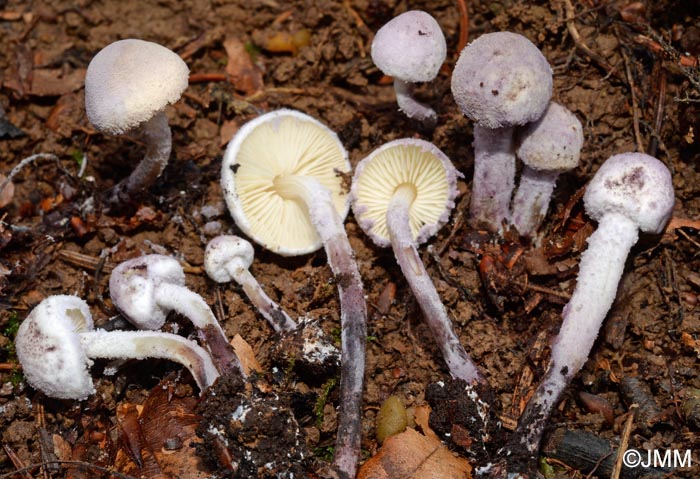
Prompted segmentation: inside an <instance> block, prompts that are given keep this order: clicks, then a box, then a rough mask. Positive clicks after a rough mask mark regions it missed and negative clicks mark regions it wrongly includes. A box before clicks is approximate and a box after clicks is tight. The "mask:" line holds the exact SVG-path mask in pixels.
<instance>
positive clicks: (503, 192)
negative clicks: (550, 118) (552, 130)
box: [452, 32, 552, 232]
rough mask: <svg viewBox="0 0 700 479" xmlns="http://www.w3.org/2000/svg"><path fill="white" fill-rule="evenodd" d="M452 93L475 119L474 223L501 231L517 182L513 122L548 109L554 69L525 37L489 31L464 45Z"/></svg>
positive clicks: (477, 225) (472, 201) (521, 123)
mask: <svg viewBox="0 0 700 479" xmlns="http://www.w3.org/2000/svg"><path fill="white" fill-rule="evenodd" d="M452 95H453V96H454V98H455V101H456V102H457V105H458V106H459V109H460V110H461V111H462V113H464V114H465V115H466V116H468V117H469V118H471V119H472V120H473V121H474V122H475V125H474V179H473V181H472V197H471V204H470V207H469V209H470V216H471V220H470V221H471V224H472V226H474V227H477V228H486V229H488V230H489V231H491V232H498V231H501V228H502V222H503V220H506V221H507V220H509V217H510V201H511V195H512V193H513V188H514V182H515V152H514V147H513V127H514V126H516V125H523V124H525V123H528V122H531V121H535V120H537V119H538V118H539V117H540V116H541V115H542V113H543V112H544V110H545V108H547V104H548V103H549V100H550V98H551V96H552V69H551V68H550V66H549V64H548V63H547V59H546V58H545V57H544V55H542V53H541V52H540V51H539V50H538V49H537V47H536V46H535V45H533V44H532V42H530V40H528V39H527V38H525V37H524V36H522V35H518V34H517V33H511V32H496V33H487V34H485V35H481V36H480V37H479V38H477V39H476V40H474V41H473V42H471V43H470V44H469V45H467V46H466V47H465V48H464V49H463V50H462V53H461V54H460V56H459V59H458V60H457V64H456V65H455V68H454V71H453V73H452Z"/></svg>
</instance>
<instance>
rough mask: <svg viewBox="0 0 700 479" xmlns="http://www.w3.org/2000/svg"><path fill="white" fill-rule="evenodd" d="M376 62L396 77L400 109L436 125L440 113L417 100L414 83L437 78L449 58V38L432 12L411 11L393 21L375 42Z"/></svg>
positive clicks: (379, 66)
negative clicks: (447, 39) (446, 38)
mask: <svg viewBox="0 0 700 479" xmlns="http://www.w3.org/2000/svg"><path fill="white" fill-rule="evenodd" d="M371 55H372V61H373V62H374V64H375V65H377V68H379V69H380V70H381V71H382V73H384V74H385V75H389V76H392V77H394V90H395V91H396V101H397V103H398V104H399V109H400V110H401V111H403V112H404V113H405V114H406V116H407V117H409V118H413V119H416V120H418V121H420V122H422V123H424V124H425V125H426V126H434V125H435V123H436V122H437V114H436V113H435V110H433V109H432V108H430V107H428V106H426V105H423V104H422V103H419V102H418V101H416V100H415V99H414V98H413V94H412V91H413V86H412V84H413V83H416V82H428V81H431V80H432V79H434V78H435V77H436V76H437V74H438V71H439V70H440V67H441V66H442V63H443V62H444V61H445V56H446V55H447V45H446V43H445V36H444V35H443V34H442V30H441V29H440V25H438V22H437V21H436V20H435V19H434V18H433V17H432V16H431V15H430V14H428V13H426V12H423V11H421V10H411V11H408V12H405V13H402V14H401V15H399V16H397V17H395V18H393V19H391V20H390V21H389V22H388V23H387V24H386V25H384V26H383V27H382V28H380V29H379V31H378V32H377V34H376V35H375V36H374V40H373V41H372V51H371Z"/></svg>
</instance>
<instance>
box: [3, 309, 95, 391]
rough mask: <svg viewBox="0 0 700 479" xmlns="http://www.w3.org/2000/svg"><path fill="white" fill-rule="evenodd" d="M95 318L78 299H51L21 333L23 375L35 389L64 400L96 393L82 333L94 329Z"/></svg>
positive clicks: (19, 348) (19, 356)
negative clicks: (93, 318)
mask: <svg viewBox="0 0 700 479" xmlns="http://www.w3.org/2000/svg"><path fill="white" fill-rule="evenodd" d="M93 327H94V326H93V322H92V315H91V314H90V309H89V308H88V306H87V304H86V303H85V301H83V300H82V299H80V298H78V297H77V296H67V295H58V296H50V297H48V298H46V299H45V300H43V301H42V302H41V303H39V304H38V305H37V306H36V307H35V308H34V309H33V310H32V312H31V313H29V316H27V318H26V319H25V320H24V321H23V322H22V324H21V325H20V327H19V330H18V331H17V339H16V341H15V347H16V350H17V359H19V362H20V363H21V364H22V372H23V373H24V376H25V377H26V378H27V381H28V382H29V384H31V385H32V387H33V388H34V389H37V390H39V391H43V392H44V393H45V394H46V395H48V396H50V397H55V398H60V399H81V400H82V399H85V398H86V397H88V396H89V395H91V394H93V393H94V392H95V387H94V385H93V383H92V377H91V376H90V372H89V371H88V368H89V367H90V366H91V365H92V361H91V360H90V359H89V358H88V357H87V356H86V355H85V352H84V351H83V346H82V345H81V342H80V337H79V336H78V334H75V333H81V332H87V331H92V330H93Z"/></svg>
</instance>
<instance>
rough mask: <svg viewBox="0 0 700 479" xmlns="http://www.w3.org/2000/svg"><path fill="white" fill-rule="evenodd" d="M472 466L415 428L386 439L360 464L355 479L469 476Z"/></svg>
mask: <svg viewBox="0 0 700 479" xmlns="http://www.w3.org/2000/svg"><path fill="white" fill-rule="evenodd" d="M471 471H472V467H471V465H470V464H469V462H467V460H466V459H464V458H461V457H456V456H455V455H454V454H453V453H452V452H451V451H450V450H449V449H447V448H446V447H445V446H444V445H443V444H442V443H441V442H440V441H439V440H438V439H435V438H433V437H427V436H424V435H422V434H420V433H419V432H417V431H416V430H415V429H406V431H404V432H402V433H401V434H397V435H395V436H391V437H389V438H387V440H386V441H385V442H384V445H383V446H382V447H381V449H380V450H379V452H378V453H377V454H376V455H375V456H374V457H372V458H371V459H370V460H369V461H367V462H366V463H365V464H363V465H362V467H361V468H360V472H359V473H358V475H357V479H424V478H426V477H430V478H431V479H471V478H472V477H473V476H472V472H471Z"/></svg>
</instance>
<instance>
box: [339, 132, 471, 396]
mask: <svg viewBox="0 0 700 479" xmlns="http://www.w3.org/2000/svg"><path fill="white" fill-rule="evenodd" d="M458 176H460V174H459V172H457V170H455V168H454V167H453V166H452V163H451V162H450V160H449V159H448V158H447V156H445V154H444V153H443V152H442V151H440V150H439V149H438V148H437V147H436V146H435V145H433V144H432V143H429V142H427V141H424V140H418V139H409V138H405V139H400V140H394V141H391V142H389V143H386V144H385V145H382V146H381V147H379V148H377V149H376V150H375V151H373V152H372V153H371V154H370V155H369V156H368V157H366V158H365V159H363V160H362V161H360V163H358V165H357V167H356V169H355V176H354V177H353V182H352V189H351V193H350V198H351V202H352V210H353V213H354V214H355V218H356V219H357V222H358V223H359V225H360V227H361V228H362V229H363V230H364V231H365V233H367V235H368V236H369V237H370V238H371V239H372V241H374V243H375V244H377V245H378V246H382V247H386V246H389V245H391V247H392V248H393V251H394V256H396V260H397V261H398V263H399V266H400V267H401V271H402V272H403V274H404V277H405V278H406V281H407V282H408V284H409V286H410V288H411V291H413V294H414V296H415V297H416V300H417V301H418V304H419V305H420V308H421V310H422V311H423V318H424V320H425V321H426V323H427V324H428V326H429V327H430V330H431V332H432V334H433V336H434V338H435V341H436V342H437V344H438V346H439V347H440V350H441V351H442V355H443V357H444V358H445V362H446V363H447V366H448V368H449V370H450V373H451V374H452V376H454V377H455V378H459V379H463V380H464V381H466V382H467V384H474V383H485V380H484V378H483V376H482V375H481V373H479V370H478V368H477V367H476V365H475V364H474V361H473V360H472V359H471V357H470V356H469V354H467V352H466V351H465V350H464V347H463V346H462V344H461V343H460V341H459V338H458V337H457V335H456V334H455V332H454V329H453V328H452V322H451V321H450V318H449V317H448V316H447V311H446V309H445V306H444V305H443V304H442V301H441V300H440V296H439V295H438V293H437V290H436V289H435V285H434V284H433V282H432V280H431V279H430V276H429V275H428V272H427V271H426V269H425V266H423V262H422V261H421V258H420V255H419V254H418V251H417V250H416V245H418V244H421V243H423V242H425V241H426V240H427V239H428V238H430V237H431V236H432V235H434V234H435V233H436V232H437V231H438V229H440V227H442V225H444V224H445V223H446V222H447V220H448V218H449V215H450V211H451V210H452V208H453V207H454V198H455V197H456V196H457V177H458Z"/></svg>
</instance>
